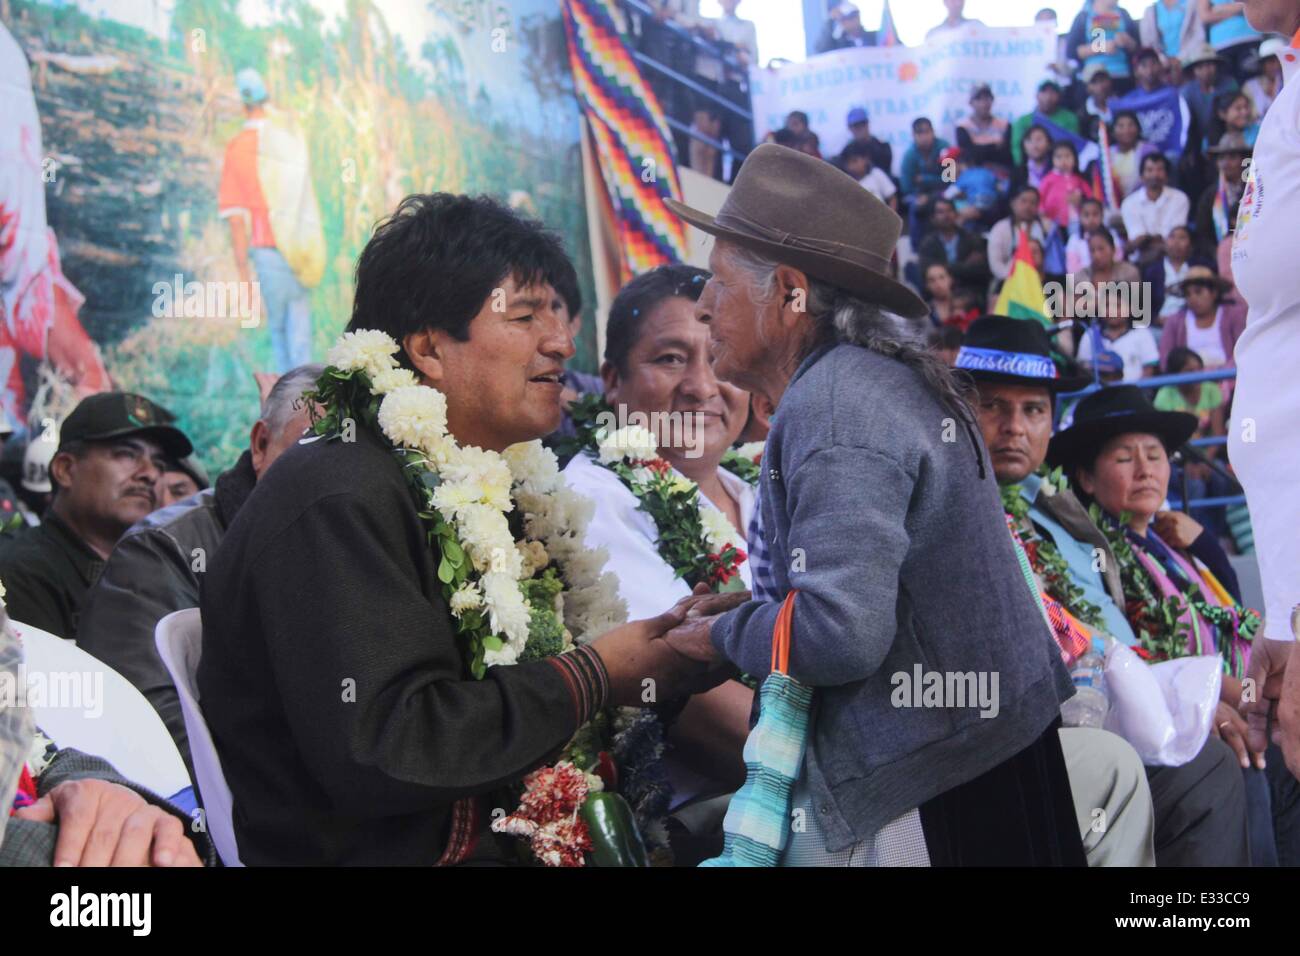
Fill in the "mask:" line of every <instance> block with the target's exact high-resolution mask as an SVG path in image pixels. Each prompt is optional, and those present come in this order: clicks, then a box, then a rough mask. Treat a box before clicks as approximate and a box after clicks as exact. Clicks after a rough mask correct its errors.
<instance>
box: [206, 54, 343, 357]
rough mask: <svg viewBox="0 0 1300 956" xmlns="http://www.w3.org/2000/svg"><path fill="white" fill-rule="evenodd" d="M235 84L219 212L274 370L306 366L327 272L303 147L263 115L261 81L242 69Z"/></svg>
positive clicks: (278, 120)
mask: <svg viewBox="0 0 1300 956" xmlns="http://www.w3.org/2000/svg"><path fill="white" fill-rule="evenodd" d="M235 86H236V87H237V88H238V90H239V98H240V100H242V101H243V104H244V113H245V120H244V128H243V129H241V130H240V131H239V133H238V134H236V136H235V137H234V138H233V139H232V140H231V141H230V142H229V143H228V144H227V146H226V156H225V162H224V164H223V166H222V169H221V186H220V188H219V189H218V192H217V211H218V214H219V215H220V216H221V218H223V219H226V220H228V221H229V222H230V239H231V243H232V244H233V246H234V252H235V267H236V269H237V270H238V273H239V280H240V281H241V282H250V281H252V279H253V271H254V270H256V273H257V283H258V293H259V297H260V299H261V301H262V303H263V304H264V306H265V311H266V320H267V324H268V325H269V326H270V330H271V351H272V359H273V363H274V366H275V368H274V370H275V371H276V372H285V371H288V370H289V369H291V368H296V367H297V366H299V365H304V364H306V363H308V362H310V361H311V350H312V322H311V292H310V290H311V288H313V287H314V286H315V285H316V284H317V283H319V282H320V279H321V275H322V273H323V272H324V268H325V239H324V232H323V230H322V228H321V223H320V209H319V207H318V206H317V204H316V193H315V190H314V189H313V188H312V180H311V169H310V166H309V162H308V155H307V145H306V143H305V142H304V140H303V138H302V136H301V135H299V134H298V132H297V131H296V130H294V129H292V128H291V127H290V126H289V125H288V123H287V121H286V120H287V118H286V117H284V116H283V115H282V114H279V113H274V114H273V113H272V112H271V111H270V110H269V109H268V104H267V100H268V99H269V95H268V93H267V90H266V84H265V83H264V82H263V81H262V77H261V75H260V74H259V73H258V72H257V71H256V70H254V69H243V70H240V71H239V72H238V73H237V74H236V75H235Z"/></svg>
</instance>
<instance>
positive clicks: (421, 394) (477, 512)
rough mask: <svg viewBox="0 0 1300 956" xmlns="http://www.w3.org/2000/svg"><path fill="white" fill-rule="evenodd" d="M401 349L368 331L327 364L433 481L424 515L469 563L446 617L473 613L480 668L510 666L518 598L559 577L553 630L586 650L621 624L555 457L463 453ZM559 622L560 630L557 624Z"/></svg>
mask: <svg viewBox="0 0 1300 956" xmlns="http://www.w3.org/2000/svg"><path fill="white" fill-rule="evenodd" d="M399 349H400V346H399V345H398V344H397V342H395V341H394V340H393V339H392V338H391V337H390V336H388V335H386V334H385V333H383V332H380V331H375V330H372V329H363V330H361V331H358V332H345V333H344V334H343V336H342V337H341V338H340V339H339V340H338V342H337V343H336V344H335V345H334V346H333V348H331V349H330V351H329V354H328V356H327V362H328V364H330V365H332V366H334V367H336V368H338V369H340V370H341V371H344V372H352V371H362V372H365V373H366V374H367V376H368V377H369V378H370V382H371V393H372V394H374V395H381V396H383V397H382V399H381V401H380V405H379V414H378V422H379V427H380V428H381V429H382V430H383V433H384V435H385V436H386V437H387V438H388V440H389V441H391V442H392V443H393V444H394V445H396V446H398V447H399V448H402V449H404V450H406V451H408V452H415V453H417V454H419V455H420V456H421V458H422V461H423V465H424V467H425V468H426V469H427V470H428V471H429V472H431V473H433V474H435V475H437V476H438V479H439V481H438V483H437V484H436V487H434V489H433V490H432V491H431V492H429V493H428V501H427V507H428V508H429V509H430V510H435V511H437V513H438V514H439V515H441V516H442V518H443V520H444V521H446V522H447V523H448V524H449V525H451V526H452V528H453V529H454V530H455V533H456V538H457V540H458V541H459V543H460V544H461V546H462V548H463V549H464V551H465V552H466V554H467V555H468V556H469V558H470V560H471V562H472V563H473V567H474V572H473V573H472V574H471V580H470V581H468V582H467V583H465V584H463V585H462V586H461V587H460V588H459V589H457V591H456V592H455V593H454V594H453V595H452V596H451V601H450V605H451V613H452V614H453V615H454V616H456V617H458V618H459V617H460V616H461V615H462V614H463V613H464V612H466V611H468V610H472V609H478V608H482V609H484V610H485V611H486V618H487V620H488V622H489V628H490V629H491V631H492V634H493V635H494V636H496V637H498V638H500V639H501V641H502V646H501V647H500V649H492V648H489V649H488V650H487V651H486V653H485V654H484V658H483V661H484V664H486V665H487V666H488V667H492V666H499V665H509V664H514V663H515V662H516V661H518V659H519V655H520V654H521V653H522V652H523V650H524V647H525V645H526V644H527V643H528V624H529V616H530V609H529V605H528V601H527V600H526V598H525V597H524V594H523V592H522V590H521V589H520V582H521V581H526V580H528V579H529V578H531V577H532V576H533V574H534V573H536V571H537V570H538V569H539V568H541V567H543V566H545V565H546V564H547V563H548V562H547V558H549V559H550V560H551V561H554V562H555V563H556V564H557V565H558V566H559V567H560V570H561V574H562V576H563V578H564V581H565V584H566V585H567V587H566V589H565V590H564V592H562V594H561V600H560V601H558V602H557V605H558V606H557V614H558V616H559V621H560V624H561V626H563V627H565V628H566V629H567V631H568V632H570V633H573V634H577V635H579V637H578V640H579V641H581V642H582V643H588V642H590V641H592V640H594V639H596V638H597V637H599V636H600V635H601V634H604V633H606V632H607V631H609V630H611V629H612V628H614V627H617V626H618V625H620V624H622V623H624V622H625V621H626V620H627V606H626V604H625V603H624V602H623V600H622V599H621V598H620V597H619V594H618V582H617V581H616V579H615V578H614V576H613V575H612V574H611V573H609V572H607V571H605V570H604V566H605V561H606V558H607V557H608V555H607V554H606V552H605V551H604V550H603V549H592V548H588V547H587V546H586V544H585V543H584V537H585V534H586V530H587V523H588V522H589V521H590V520H591V515H592V513H593V510H594V505H593V504H592V503H591V502H590V501H588V500H587V499H586V498H584V497H582V496H581V495H578V494H576V493H575V492H573V491H572V490H570V489H569V488H568V487H567V486H566V485H565V483H564V479H563V478H562V477H561V475H560V469H559V463H558V461H557V460H556V458H555V455H554V454H553V453H552V452H551V451H550V450H549V449H547V448H545V447H543V446H542V443H541V442H540V441H530V442H524V443H521V444H517V445H512V446H510V447H509V448H507V449H506V450H505V451H504V452H501V453H497V452H495V451H489V450H485V449H482V448H477V447H474V446H462V445H458V444H457V443H456V440H455V438H454V437H453V436H452V435H451V434H450V433H449V432H448V431H447V401H446V398H445V397H444V396H443V394H442V393H441V392H439V391H438V390H437V389H434V388H430V387H429V386H427V385H421V384H419V382H418V381H417V379H416V377H415V375H414V374H413V373H412V372H410V371H409V370H407V369H403V368H400V367H399V366H398V363H397V360H396V359H395V358H394V357H393V356H394V355H395V354H396V353H397V352H398V351H399ZM516 504H517V505H518V506H519V507H520V508H521V509H522V511H523V514H524V527H525V535H526V537H525V540H524V541H521V542H519V543H516V542H515V540H514V538H513V536H512V535H511V533H510V526H509V524H508V522H507V520H506V514H508V513H509V512H510V511H512V510H514V507H515V505H516ZM566 618H567V620H566Z"/></svg>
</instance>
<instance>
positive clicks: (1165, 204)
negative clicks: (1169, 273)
mask: <svg viewBox="0 0 1300 956" xmlns="http://www.w3.org/2000/svg"><path fill="white" fill-rule="evenodd" d="M1140 172H1141V174H1142V188H1141V189H1139V190H1137V191H1136V192H1135V193H1133V195H1131V196H1129V197H1128V198H1127V199H1125V200H1124V202H1123V203H1121V204H1120V213H1121V215H1123V217H1124V230H1125V231H1126V232H1127V233H1128V239H1129V248H1130V249H1136V250H1137V253H1138V258H1139V259H1140V260H1141V261H1142V262H1144V263H1145V262H1149V261H1151V260H1152V259H1154V258H1155V257H1157V256H1160V255H1163V254H1164V244H1165V239H1164V237H1165V236H1167V235H1169V231H1170V230H1171V229H1173V228H1174V227H1175V226H1185V225H1187V213H1188V210H1189V209H1190V208H1191V204H1190V203H1189V202H1188V200H1187V193H1185V192H1183V191H1182V190H1181V189H1175V188H1174V187H1173V186H1170V185H1169V160H1168V159H1167V158H1166V157H1165V155H1164V154H1163V153H1149V154H1148V155H1146V156H1144V157H1143V158H1142V168H1141V170H1140Z"/></svg>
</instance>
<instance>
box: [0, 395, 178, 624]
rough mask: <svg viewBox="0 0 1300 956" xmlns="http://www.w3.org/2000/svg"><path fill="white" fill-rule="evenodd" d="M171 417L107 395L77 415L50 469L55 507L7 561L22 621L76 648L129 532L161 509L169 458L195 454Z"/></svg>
mask: <svg viewBox="0 0 1300 956" xmlns="http://www.w3.org/2000/svg"><path fill="white" fill-rule="evenodd" d="M173 421H175V418H174V417H173V416H172V414H171V412H169V411H167V410H166V409H165V408H162V407H161V406H159V405H155V404H154V403H153V402H151V401H149V399H147V398H145V397H144V396H142V395H132V394H130V393H128V392H101V393H100V394H98V395H90V396H88V397H86V398H84V399H82V400H81V403H80V404H79V405H78V406H77V407H76V408H74V409H73V410H72V413H71V414H70V415H68V417H67V419H66V420H65V421H64V422H63V427H62V429H61V430H60V432H59V449H58V451H57V452H55V454H54V458H53V459H51V461H50V482H51V484H52V485H53V487H54V499H53V501H52V502H51V503H50V507H49V508H48V509H47V510H46V512H45V514H44V516H43V517H42V519H41V524H40V526H39V527H37V528H34V529H32V530H31V531H29V532H28V533H27V534H25V535H24V536H23V537H22V538H20V539H19V540H18V541H16V542H15V543H14V544H13V545H12V546H11V547H9V548H7V549H6V550H5V551H4V553H3V554H2V555H0V581H3V582H4V584H5V588H6V589H7V590H8V598H7V604H8V607H9V614H10V616H11V617H12V618H13V619H14V620H15V621H21V622H22V623H23V624H30V625H31V626H32V627H39V628H41V629H42V630H45V631H49V632H50V633H51V634H57V635H58V636H60V637H66V638H69V639H71V638H74V637H76V635H77V622H78V618H79V616H80V613H81V607H82V603H83V601H84V600H85V597H86V592H87V591H89V590H90V587H91V585H93V584H94V583H95V581H96V580H97V579H98V578H99V575H100V572H101V571H103V569H104V562H105V561H106V560H107V559H108V555H109V552H111V551H112V550H113V546H114V545H115V544H116V543H117V539H118V538H120V537H121V536H122V534H123V532H125V531H126V529H127V528H129V527H131V525H133V524H135V523H136V522H137V521H139V520H140V519H141V518H143V517H144V516H145V515H147V514H149V512H151V511H153V510H154V507H155V505H156V504H157V500H158V498H157V489H156V485H157V482H158V479H159V478H160V477H161V476H162V474H163V472H164V471H165V470H166V467H167V460H168V459H169V458H173V459H175V458H184V457H185V456H186V455H188V454H190V453H191V452H192V451H193V450H194V449H193V447H192V446H191V445H190V440H189V439H188V438H186V437H185V434H184V433H183V432H182V431H180V429H178V428H176V427H175V426H173V425H172V422H173Z"/></svg>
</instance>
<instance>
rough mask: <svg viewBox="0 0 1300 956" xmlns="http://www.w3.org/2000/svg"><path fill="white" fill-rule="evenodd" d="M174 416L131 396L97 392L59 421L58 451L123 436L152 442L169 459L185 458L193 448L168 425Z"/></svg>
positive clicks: (137, 396)
mask: <svg viewBox="0 0 1300 956" xmlns="http://www.w3.org/2000/svg"><path fill="white" fill-rule="evenodd" d="M175 421H176V416H175V415H173V414H172V413H171V412H169V411H167V409H165V408H163V407H162V406H161V405H158V404H156V403H154V402H151V401H149V399H147V398H145V397H144V396H143V395H135V394H133V393H131V392H100V393H98V394H96V395H87V396H86V397H85V398H83V399H82V400H81V402H80V404H78V405H77V407H76V408H74V409H73V410H72V412H71V414H69V415H68V417H67V418H65V419H64V420H63V425H62V426H61V427H60V429H59V450H60V451H62V450H63V449H64V448H66V447H67V446H68V445H69V444H71V443H73V442H79V441H108V440H109V439H113V438H121V437H123V436H125V435H142V436H144V437H148V438H152V439H153V440H154V441H156V442H158V444H159V445H160V446H161V447H162V450H163V453H164V454H165V455H167V457H169V458H175V459H179V458H185V457H186V456H188V455H190V454H191V453H192V452H193V451H194V446H193V445H191V444H190V440H189V439H188V438H186V437H185V433H184V432H183V431H181V430H180V429H179V428H176V427H175V426H174V425H173V424H172V423H173V422H175Z"/></svg>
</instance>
